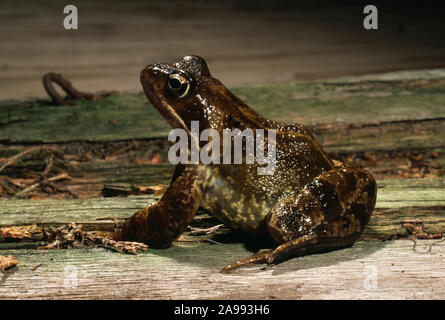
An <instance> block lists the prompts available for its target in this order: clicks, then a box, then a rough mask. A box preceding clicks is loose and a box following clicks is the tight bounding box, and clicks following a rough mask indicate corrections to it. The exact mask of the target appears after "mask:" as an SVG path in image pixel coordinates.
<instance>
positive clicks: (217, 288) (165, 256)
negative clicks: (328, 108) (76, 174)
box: [0, 179, 445, 299]
mask: <svg viewBox="0 0 445 320" xmlns="http://www.w3.org/2000/svg"><path fill="white" fill-rule="evenodd" d="M444 195H445V180H444V179H431V180H427V179H412V180H403V181H401V180H386V181H382V182H381V183H380V188H379V191H378V203H377V210H376V213H375V215H374V216H373V218H372V220H371V222H370V224H369V226H368V228H367V229H366V231H365V233H364V236H363V237H362V241H359V242H357V243H356V244H355V245H354V246H353V247H352V248H348V249H343V250H339V251H335V252H330V253H325V254H318V255H311V256H305V257H300V258H295V259H292V260H290V261H287V262H284V263H282V264H279V265H276V266H273V267H266V268H265V267H264V266H260V265H258V266H252V267H249V268H247V269H240V270H238V271H236V272H234V273H232V274H229V275H223V274H219V273H218V271H219V270H220V269H221V268H222V267H223V266H225V265H226V264H228V263H230V262H233V261H234V260H235V259H239V258H242V257H246V256H248V255H250V254H252V248H250V247H249V245H248V243H247V244H246V243H245V242H243V240H242V239H241V240H240V239H238V240H237V238H236V236H234V235H233V234H231V233H230V231H228V230H227V229H223V230H222V231H221V232H219V233H217V234H215V235H212V236H201V237H195V236H192V235H190V232H187V233H186V234H185V236H184V237H181V238H180V239H179V241H177V242H175V244H174V246H173V247H172V248H169V249H167V250H154V249H149V250H148V251H147V252H143V253H140V254H138V255H137V256H133V255H122V254H119V253H115V252H110V251H106V250H105V249H101V248H83V249H67V250H63V249H61V250H50V251H42V250H35V249H34V248H35V246H36V243H0V254H1V255H10V254H13V255H14V257H15V258H16V259H17V260H18V261H19V265H18V267H15V268H13V269H11V270H9V271H7V272H6V273H5V274H4V275H3V278H2V279H1V280H0V298H8V299H11V298H20V299H26V298H32V299H39V298H44V299H47V298H50V299H51V298H54V299H84V298H87V299H90V298H91V299H93V298H100V299H116V298H131V299H156V298H158V299H175V298H185V299H206V298H221V299H241V298H244V299H253V298H255V299H274V298H275V299H287V298H289V299H318V298H322V299H325V298H326V299H329V298H336V299H338V298H344V299H388V298H391V299H407V298H408V299H443V298H445V289H444V288H445V286H444V285H445V266H444V264H443V261H444V255H445V249H444V247H445V245H444V244H445V242H440V240H428V241H427V240H421V241H420V240H417V247H416V250H413V243H414V242H413V241H411V240H395V241H381V240H377V239H387V238H389V237H391V236H396V235H406V230H404V229H403V228H402V222H403V221H405V220H407V219H415V218H417V219H421V220H422V221H423V222H424V225H425V227H426V230H427V231H428V232H431V233H437V232H444V231H445V197H444ZM150 201H154V197H152V196H138V197H127V198H104V199H86V200H58V201H56V200H39V201H30V200H6V199H4V200H0V208H1V209H0V222H1V224H0V226H1V227H4V226H10V225H21V224H34V223H36V224H38V225H40V226H45V225H46V226H48V225H51V226H56V225H61V224H64V223H67V222H69V221H70V220H74V221H76V222H79V223H84V225H85V226H86V227H87V228H88V229H90V230H112V229H113V228H114V225H115V221H114V220H113V219H114V218H126V217H128V216H130V215H131V214H132V213H133V212H134V211H136V210H138V209H139V208H140V207H141V206H143V205H145V204H147V203H148V202H150ZM200 219H210V218H209V217H208V216H207V215H205V214H199V215H198V216H197V218H196V219H195V221H194V223H197V220H200ZM214 223H216V222H214ZM224 235H225V236H224ZM208 239H210V240H213V241H215V240H217V242H218V243H220V244H215V243H212V242H209V241H206V240H208ZM0 240H1V239H0ZM3 240H4V239H3ZM424 246H426V247H424ZM430 246H432V249H431V252H429V253H427V251H428V247H430ZM421 252H423V253H421ZM374 275H375V277H374ZM73 276H77V278H76V279H77V282H72V281H76V280H73V278H72V277H73ZM72 285H73V286H76V287H75V288H72V287H71V286H72Z"/></svg>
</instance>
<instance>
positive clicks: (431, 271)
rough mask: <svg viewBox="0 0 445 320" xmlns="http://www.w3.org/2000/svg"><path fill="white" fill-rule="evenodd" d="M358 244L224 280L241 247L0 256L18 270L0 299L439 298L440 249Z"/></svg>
mask: <svg viewBox="0 0 445 320" xmlns="http://www.w3.org/2000/svg"><path fill="white" fill-rule="evenodd" d="M432 244H435V245H434V246H433V247H432V251H431V253H429V254H426V253H423V254H422V253H418V252H414V251H413V242H412V241H409V240H396V241H385V242H381V241H371V242H359V243H356V244H355V245H354V246H353V247H351V248H348V249H343V250H338V251H333V252H329V253H323V254H316V255H310V256H304V257H300V258H295V259H292V260H289V261H286V262H284V263H282V264H279V265H276V266H271V267H267V266H263V265H255V266H252V267H249V268H245V269H239V270H237V271H236V272H234V273H231V274H220V273H218V271H219V270H220V269H221V267H223V266H225V265H227V264H228V263H230V262H233V260H234V259H239V258H243V257H246V256H247V255H249V254H251V252H249V251H248V250H246V249H245V247H244V246H243V244H240V243H236V244H233V243H232V244H229V243H227V244H224V245H216V244H207V245H202V246H200V248H199V250H196V248H194V247H190V246H187V245H175V246H174V247H172V248H170V249H168V250H154V249H149V250H148V251H147V252H144V253H141V254H138V255H136V256H133V255H122V254H119V253H115V252H110V251H106V250H104V249H101V248H93V249H91V248H90V249H70V250H50V251H41V250H38V251H37V250H29V249H21V250H0V254H2V255H6V254H13V255H14V257H15V258H16V259H17V260H18V261H19V265H18V266H17V267H14V268H13V269H11V270H8V271H7V272H6V273H5V274H4V275H3V277H2V278H1V279H0V298H1V299H444V298H445V265H444V263H443V259H444V255H445V246H444V245H443V244H444V242H442V243H437V241H432V240H422V241H418V244H417V249H416V250H418V251H420V252H426V251H427V248H424V246H427V247H428V246H431V245H432Z"/></svg>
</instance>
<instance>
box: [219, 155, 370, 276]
mask: <svg viewBox="0 0 445 320" xmlns="http://www.w3.org/2000/svg"><path fill="white" fill-rule="evenodd" d="M336 166H337V167H336V169H333V170H331V171H327V172H324V173H322V174H320V175H319V176H318V177H316V178H315V179H314V180H312V181H311V182H309V183H308V184H307V185H306V186H305V187H304V188H303V189H302V190H301V191H300V192H299V193H298V194H296V195H294V196H290V197H287V198H284V199H282V200H281V201H279V202H278V203H277V204H276V205H275V206H274V207H273V208H272V210H271V212H270V213H269V215H268V217H267V227H268V229H269V233H270V235H271V237H272V238H273V239H274V240H275V241H277V242H278V243H279V244H280V245H279V246H278V247H277V248H276V249H274V250H269V251H266V252H262V253H258V254H255V255H253V256H252V257H250V258H247V259H243V260H240V261H238V262H235V263H234V264H232V265H230V266H228V267H226V268H224V269H223V270H222V271H223V272H228V271H231V270H234V269H236V268H238V267H241V266H244V265H249V264H253V263H269V264H270V263H277V262H280V261H283V260H286V259H288V258H291V257H296V256H301V255H304V254H308V253H315V252H322V251H328V250H332V249H339V248H344V247H348V246H351V245H352V244H354V242H355V241H356V240H357V239H358V238H359V237H360V235H361V233H362V232H363V230H364V228H365V226H366V224H367V223H368V221H369V218H370V216H371V214H372V211H373V210H374V206H375V200H376V194H377V192H376V183H375V180H374V178H373V177H372V175H371V174H370V173H369V172H367V171H365V170H358V169H354V168H351V167H348V166H344V165H343V164H341V163H337V162H336Z"/></svg>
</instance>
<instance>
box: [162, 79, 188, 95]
mask: <svg viewBox="0 0 445 320" xmlns="http://www.w3.org/2000/svg"><path fill="white" fill-rule="evenodd" d="M167 85H168V88H169V89H170V91H171V92H172V93H173V94H174V95H176V96H177V97H178V98H184V97H185V96H187V94H188V93H189V91H190V80H189V79H187V78H186V77H185V76H184V75H182V74H179V73H172V74H171V75H170V76H169V77H168V82H167Z"/></svg>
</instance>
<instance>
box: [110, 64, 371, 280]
mask: <svg viewBox="0 0 445 320" xmlns="http://www.w3.org/2000/svg"><path fill="white" fill-rule="evenodd" d="M141 83H142V86H143V89H144V92H145V94H146V96H147V97H148V99H149V100H150V102H151V103H152V104H153V106H154V107H155V108H156V109H157V110H158V111H159V112H160V113H161V115H162V116H163V117H164V118H165V119H166V120H167V121H168V122H169V124H170V125H171V126H172V127H173V128H181V129H183V130H185V131H186V132H187V133H188V134H189V135H190V134H191V121H199V126H200V129H201V130H204V129H208V128H211V129H215V130H217V131H218V132H219V133H220V134H221V135H220V136H222V133H223V129H234V128H238V129H240V130H244V129H246V128H250V129H252V130H253V131H254V132H255V131H256V130H258V129H263V130H271V129H274V130H275V132H276V140H275V141H276V168H275V170H274V171H273V173H272V174H262V175H260V174H259V173H258V170H257V169H258V167H260V166H261V165H260V164H259V163H257V162H255V163H253V164H246V163H244V162H243V163H242V164H223V162H222V161H221V164H213V163H212V164H207V165H204V164H178V165H177V167H176V169H175V172H174V174H173V178H172V181H171V184H170V186H169V188H168V189H167V191H166V192H165V193H164V195H163V196H162V198H161V199H160V200H159V201H158V202H156V203H154V204H152V205H149V206H147V207H145V208H143V209H141V210H140V211H138V212H137V213H135V214H134V215H133V216H132V217H131V218H130V219H129V220H128V221H127V222H126V223H125V225H124V226H123V228H122V229H121V230H120V231H119V232H118V234H117V236H116V239H118V240H131V241H139V242H144V243H146V244H148V245H149V246H150V247H152V248H166V247H169V246H170V245H171V244H172V242H173V241H174V240H175V239H177V238H178V237H179V235H181V233H182V232H183V231H184V230H185V229H186V228H187V226H188V224H189V223H190V222H191V221H192V219H193V217H194V216H195V213H196V212H197V210H198V209H199V208H202V209H204V210H205V211H207V212H209V213H211V214H212V215H213V216H215V217H216V218H218V219H219V220H221V221H222V222H223V223H224V224H226V225H227V226H229V227H230V228H233V229H235V230H239V231H241V232H245V233H248V234H250V235H252V236H253V237H264V236H267V237H271V238H272V239H273V240H275V242H276V243H277V247H276V248H275V249H263V250H260V251H259V252H258V253H256V254H254V255H253V256H252V257H250V258H247V259H243V260H240V261H238V262H235V263H234V264H232V265H229V266H227V267H225V268H224V269H222V270H221V271H222V272H228V271H230V270H233V269H236V268H238V267H240V266H243V265H248V264H253V263H268V264H271V263H277V262H279V261H283V260H285V259H288V258H291V257H295V256H299V255H303V254H307V253H314V252H320V251H325V250H331V249H337V248H343V247H347V246H351V245H352V244H353V243H354V242H355V241H356V240H357V239H358V238H359V236H360V234H361V233H362V232H363V229H364V228H365V226H366V224H367V223H368V221H369V218H370V216H371V214H372V212H373V210H374V206H375V201H376V194H377V189H376V182H375V180H374V178H373V176H372V175H371V174H370V173H369V172H368V171H365V170H361V169H356V168H353V167H352V166H350V165H348V164H344V163H341V162H339V161H336V160H332V159H331V158H330V157H329V156H328V154H327V153H326V152H325V151H323V149H322V148H321V147H320V145H319V144H318V143H317V141H315V139H314V137H313V136H312V134H311V133H310V132H309V130H308V129H307V128H306V127H304V126H303V125H299V124H286V123H283V122H277V121H273V120H269V119H265V118H263V117H262V116H261V115H259V114H258V113H256V112H255V111H254V110H252V109H251V108H250V107H249V106H247V105H246V104H245V103H244V102H243V101H241V99H240V98H238V97H237V96H235V95H234V94H232V93H231V92H230V91H229V90H228V89H227V88H226V87H225V86H224V85H223V84H222V83H221V82H219V81H218V80H216V79H215V78H213V77H212V76H211V75H210V72H209V69H208V67H207V64H206V62H205V61H204V59H202V58H201V57H198V56H186V57H184V58H182V59H181V60H180V61H178V62H177V63H175V64H152V65H149V66H147V67H146V68H144V69H143V70H142V72H141ZM265 140H266V141H267V135H265ZM205 143H207V142H205V141H201V142H200V147H202V146H203V144H205ZM243 158H245V154H244V155H243Z"/></svg>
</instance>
